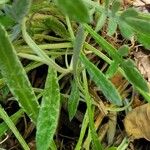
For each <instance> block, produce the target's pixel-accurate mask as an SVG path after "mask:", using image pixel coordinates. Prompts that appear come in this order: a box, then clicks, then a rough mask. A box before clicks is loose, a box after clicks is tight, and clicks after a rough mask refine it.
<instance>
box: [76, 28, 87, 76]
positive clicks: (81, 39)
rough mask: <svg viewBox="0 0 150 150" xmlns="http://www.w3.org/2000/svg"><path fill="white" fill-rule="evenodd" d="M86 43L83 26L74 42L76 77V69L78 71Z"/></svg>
mask: <svg viewBox="0 0 150 150" xmlns="http://www.w3.org/2000/svg"><path fill="white" fill-rule="evenodd" d="M84 41H85V36H84V29H83V26H82V25H81V26H79V28H78V31H77V35H76V38H75V41H74V46H73V71H74V75H76V71H77V70H76V69H77V63H78V59H79V55H80V51H81V49H82V47H83V44H84Z"/></svg>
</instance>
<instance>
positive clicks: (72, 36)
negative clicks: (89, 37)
mask: <svg viewBox="0 0 150 150" xmlns="http://www.w3.org/2000/svg"><path fill="white" fill-rule="evenodd" d="M66 22H67V26H68V31H69V33H70V36H71V40H72V41H74V39H75V36H74V32H73V29H72V26H71V22H70V19H69V17H68V16H66Z"/></svg>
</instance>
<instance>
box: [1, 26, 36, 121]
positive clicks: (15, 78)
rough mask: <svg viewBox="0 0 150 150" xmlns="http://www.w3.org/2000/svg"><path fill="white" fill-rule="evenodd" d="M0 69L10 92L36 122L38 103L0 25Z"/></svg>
mask: <svg viewBox="0 0 150 150" xmlns="http://www.w3.org/2000/svg"><path fill="white" fill-rule="evenodd" d="M0 69H1V74H2V76H3V77H4V79H5V82H6V83H7V85H8V87H9V89H10V91H11V92H12V94H13V95H14V96H15V98H16V99H17V100H18V102H19V104H20V106H21V107H22V108H23V109H24V111H25V112H26V113H27V115H28V116H29V117H30V118H31V119H32V120H33V121H34V122H36V119H37V115H38V111H39V109H38V103H37V99H36V96H35V94H34V91H33V89H32V87H31V84H30V82H29V80H28V77H27V75H26V72H25V70H24V68H23V66H22V64H21V62H20V61H19V59H18V57H17V54H16V51H15V50H14V48H13V46H12V45H11V43H10V41H9V39H8V35H7V33H6V31H5V29H4V28H3V27H2V26H1V25H0Z"/></svg>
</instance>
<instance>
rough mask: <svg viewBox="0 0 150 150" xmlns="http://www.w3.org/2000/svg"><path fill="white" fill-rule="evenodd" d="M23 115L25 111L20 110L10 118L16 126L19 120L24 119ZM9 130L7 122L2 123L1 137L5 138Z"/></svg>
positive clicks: (0, 126)
mask: <svg viewBox="0 0 150 150" xmlns="http://www.w3.org/2000/svg"><path fill="white" fill-rule="evenodd" d="M22 114H23V110H22V109H20V110H19V111H17V112H16V113H15V114H13V115H12V116H10V119H11V120H12V122H13V123H14V124H16V123H17V122H18V120H19V119H20V118H21V117H22ZM7 130H9V127H8V126H7V124H6V123H5V122H3V123H1V124H0V137H1V136H3V135H4V134H5V132H6V131H7Z"/></svg>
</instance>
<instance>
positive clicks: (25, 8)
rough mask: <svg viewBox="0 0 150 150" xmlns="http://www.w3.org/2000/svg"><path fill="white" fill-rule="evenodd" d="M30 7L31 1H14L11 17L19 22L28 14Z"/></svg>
mask: <svg viewBox="0 0 150 150" xmlns="http://www.w3.org/2000/svg"><path fill="white" fill-rule="evenodd" d="M30 6H31V0H15V1H14V3H13V5H12V8H11V14H12V17H13V18H14V19H15V20H16V21H17V22H20V21H21V20H22V19H23V17H24V16H26V15H27V13H28V12H29V9H30Z"/></svg>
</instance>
